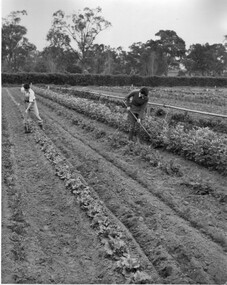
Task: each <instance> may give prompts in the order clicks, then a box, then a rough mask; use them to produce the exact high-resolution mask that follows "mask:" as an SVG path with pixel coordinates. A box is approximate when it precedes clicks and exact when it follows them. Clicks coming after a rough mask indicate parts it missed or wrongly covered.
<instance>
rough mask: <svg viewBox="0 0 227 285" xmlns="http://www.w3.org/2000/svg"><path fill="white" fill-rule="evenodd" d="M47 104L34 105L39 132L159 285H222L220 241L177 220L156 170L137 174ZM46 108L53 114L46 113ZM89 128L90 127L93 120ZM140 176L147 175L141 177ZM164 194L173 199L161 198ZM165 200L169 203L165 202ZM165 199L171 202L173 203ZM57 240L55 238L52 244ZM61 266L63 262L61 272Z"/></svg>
mask: <svg viewBox="0 0 227 285" xmlns="http://www.w3.org/2000/svg"><path fill="white" fill-rule="evenodd" d="M13 95H14V98H15V100H16V101H17V100H19V101H20V100H21V97H20V98H19V97H18V98H16V97H15V93H13ZM47 101H48V100H46V99H45V100H43V99H42V100H41V101H40V102H43V103H45V104H44V105H43V104H40V108H41V109H40V111H41V114H42V116H43V118H44V119H45V122H46V130H45V133H46V134H47V135H48V137H49V138H51V140H52V141H53V142H54V144H55V145H56V147H57V148H58V149H59V150H60V152H61V153H62V154H63V155H64V156H65V157H66V158H67V159H68V160H69V161H70V163H71V164H72V165H73V167H74V168H75V169H77V170H79V171H80V172H81V173H82V175H83V176H84V177H85V179H86V181H87V182H88V183H89V185H91V186H92V187H93V189H94V190H95V191H96V192H97V193H98V195H99V197H100V198H101V199H102V200H103V201H104V202H105V204H106V206H107V207H108V208H109V209H110V211H111V212H112V213H113V214H114V215H115V216H116V217H117V218H118V219H119V221H121V222H122V223H123V224H124V225H125V226H126V227H127V228H128V230H129V231H130V232H131V234H132V235H133V237H134V238H135V240H136V241H137V242H138V244H139V245H140V247H141V248H142V249H143V251H144V253H145V254H146V256H147V257H148V259H149V260H150V262H152V264H153V265H154V267H155V268H156V270H157V271H158V273H159V275H160V276H161V277H162V278H163V280H164V282H165V283H206V284H211V283H217V284H221V283H223V282H225V281H226V279H227V273H226V272H225V268H226V265H227V258H226V253H225V252H224V251H223V248H224V246H225V240H224V239H223V240H222V239H221V238H222V236H220V242H219V245H218V244H216V243H214V242H213V241H212V240H210V237H213V234H212V232H209V230H207V229H209V228H208V227H204V228H201V229H200V228H198V226H197V225H196V224H195V226H196V227H197V228H194V227H193V223H191V222H190V219H189V220H187V219H182V217H181V215H180V214H179V210H178V209H175V204H174V203H175V202H176V201H177V199H176V195H177V192H176V193H174V191H175V189H174V187H173V185H171V186H170V184H169V183H170V180H166V183H163V181H160V179H162V178H163V177H164V176H163V174H161V172H160V170H158V169H154V168H153V169H152V172H154V173H152V175H150V170H149V169H141V170H140V168H141V166H142V167H143V166H144V164H142V163H141V162H140V161H139V160H138V159H137V160H136V159H135V158H132V157H130V156H128V155H125V156H124V157H119V155H117V154H115V153H113V151H114V149H111V148H109V149H108V148H107V147H106V140H107V137H106V136H104V137H103V139H98V136H97V137H95V135H94V134H92V133H88V132H86V131H85V130H83V129H81V128H80V127H75V125H72V120H71V118H72V117H70V116H71V115H69V116H68V118H67V113H68V112H69V111H68V110H67V109H66V108H62V107H59V111H58V107H57V104H55V103H51V102H49V103H48V104H46V102H47ZM20 102H21V101H20ZM49 104H50V105H51V104H52V109H54V108H56V110H51V108H50V105H49ZM46 105H47V106H46ZM48 105H49V106H48ZM72 113H74V114H75V116H76V119H75V121H78V120H80V118H81V119H82V120H86V119H85V118H84V116H81V115H79V114H76V113H75V112H71V114H72ZM63 114H64V116H62V115H63ZM14 119H16V118H14ZM87 122H88V124H89V122H91V120H89V118H87ZM92 124H94V125H95V124H96V123H95V122H94V121H93V122H92ZM96 126H97V127H99V126H100V124H99V123H97V124H96ZM104 129H105V131H106V130H107V129H108V131H109V132H111V130H112V129H111V128H108V127H106V128H104ZM105 131H104V133H105ZM89 141H90V142H89ZM111 151H112V153H111ZM21 166H22V165H21ZM135 166H136V169H135V170H134V168H135ZM145 174H149V175H148V176H147V177H146V175H145ZM158 176H160V177H161V178H159V177H158ZM148 178H149V179H150V180H148ZM176 179H177V178H176ZM143 181H146V183H144V182H143ZM168 190H170V191H172V193H174V195H175V196H171V195H170V196H167V195H166V193H167V192H168ZM161 193H162V194H161ZM163 193H165V196H163ZM33 194H34V193H33ZM46 195H47V194H45V195H44V196H43V197H42V199H41V201H42V203H45V201H46V205H45V206H46V207H50V206H51V205H52V203H51V201H52V199H53V198H54V197H52V196H49V194H48V195H47V196H46ZM163 197H164V199H163ZM168 197H169V198H170V200H169V202H168V201H167V200H166V199H167V198H168ZM48 198H49V199H48ZM171 198H174V202H173V201H171ZM166 201H167V202H166ZM179 201H180V199H179ZM220 206H221V205H220ZM59 207H61V206H60V204H59ZM214 207H218V206H216V205H215V206H214ZM44 208H45V207H44ZM183 209H184V208H183ZM214 209H215V208H214ZM187 210H193V208H190V204H189V205H187V206H186V207H185V211H187ZM195 210H197V208H195ZM212 210H213V209H212ZM219 210H220V209H219ZM42 211H44V209H42ZM215 211H216V209H215ZM221 211H222V210H221ZM185 213H187V212H185ZM188 213H190V212H188ZM201 213H203V212H202V211H201ZM204 213H205V211H204ZM204 213H203V214H204ZM220 217H222V216H221V215H220ZM223 217H224V216H223ZM47 226H48V225H47ZM221 226H222V223H221V222H220V226H219V228H218V229H221ZM223 229H225V228H224V226H223ZM208 237H209V238H208ZM59 238H60V237H59V236H58V237H57V239H56V243H57V242H58V241H59ZM214 240H215V239H214ZM217 240H218V238H217V239H216V241H217ZM220 245H221V246H220ZM222 247H223V248H222ZM67 267H68V263H67V266H66V268H65V270H66V271H67Z"/></svg>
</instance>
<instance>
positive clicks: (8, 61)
mask: <svg viewBox="0 0 227 285" xmlns="http://www.w3.org/2000/svg"><path fill="white" fill-rule="evenodd" d="M21 15H27V12H26V11H25V10H23V11H14V12H11V13H10V14H9V16H8V17H7V18H5V19H3V25H2V67H3V71H11V72H17V71H19V70H23V65H24V63H25V62H26V60H27V58H28V57H29V54H30V53H31V52H33V51H35V50H36V46H35V45H33V44H32V43H30V42H29V41H28V39H27V38H26V37H25V35H26V33H27V29H26V28H25V27H24V26H21V25H19V23H20V21H21V18H20V16H21Z"/></svg>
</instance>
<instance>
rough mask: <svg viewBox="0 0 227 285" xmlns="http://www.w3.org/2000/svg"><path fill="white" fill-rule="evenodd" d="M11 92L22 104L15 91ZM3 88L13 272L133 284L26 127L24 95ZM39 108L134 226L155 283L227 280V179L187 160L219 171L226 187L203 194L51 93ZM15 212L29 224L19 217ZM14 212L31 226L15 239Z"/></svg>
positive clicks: (125, 223) (49, 128)
mask: <svg viewBox="0 0 227 285" xmlns="http://www.w3.org/2000/svg"><path fill="white" fill-rule="evenodd" d="M10 94H11V96H12V98H13V99H14V101H15V102H20V103H21V98H20V97H18V96H17V94H16V92H15V91H14V90H12V91H11V90H10ZM3 95H4V96H3V104H4V112H3V126H4V128H3V131H4V132H5V136H3V137H4V138H5V140H6V144H5V145H6V146H5V147H4V148H3V149H5V153H6V154H5V156H4V157H5V159H4V161H6V164H7V161H8V160H9V164H10V165H11V166H10V167H8V166H7V165H6V167H4V170H5V174H4V182H5V183H4V187H5V191H3V193H5V194H3V198H4V200H6V207H5V210H4V211H3V213H4V215H3V225H5V226H4V227H3V229H4V231H3V233H4V235H5V236H6V237H8V238H9V240H7V239H6V241H5V242H6V245H7V246H6V250H5V255H3V256H5V258H4V260H5V262H6V266H5V267H4V268H5V270H6V268H7V264H8V263H12V264H13V267H12V266H11V267H10V268H12V270H11V271H10V272H11V275H13V276H14V277H13V276H12V278H18V279H16V281H17V280H19V281H20V280H24V279H25V280H29V281H30V282H31V280H33V281H34V280H36V281H37V280H41V281H42V282H46V281H48V280H49V282H50V281H51V280H52V281H51V282H53V283H70V282H74V283H76V282H75V280H78V282H80V283H83V281H85V283H103V282H104V283H124V282H125V281H124V278H123V276H122V275H120V274H117V272H116V270H114V263H113V261H111V259H107V258H106V257H105V254H104V253H103V249H102V246H101V244H100V242H99V240H98V239H97V236H96V234H95V232H94V231H93V229H92V228H91V226H90V223H89V220H88V219H87V217H86V216H85V214H84V213H83V212H82V211H81V210H80V209H78V207H76V206H75V201H74V197H73V196H72V195H71V194H70V193H68V194H67V193H66V192H65V190H64V184H63V183H62V182H61V181H59V179H58V178H57V177H56V176H55V175H54V170H53V169H52V168H51V167H50V165H49V162H47V161H46V159H45V157H44V156H43V153H42V152H41V150H40V148H39V147H38V145H36V144H35V142H34V138H33V136H32V135H28V136H25V135H24V134H23V131H22V126H21V124H20V120H21V118H20V112H19V110H17V109H18V108H17V106H16V104H15V102H13V100H12V98H10V100H9V94H7V92H6V91H5V92H3ZM39 106H40V110H41V113H42V117H43V118H44V121H45V126H46V129H45V135H46V136H47V137H48V138H50V139H51V140H52V142H53V143H54V146H55V147H56V148H57V149H58V151H59V152H60V153H61V154H62V155H64V157H65V158H66V159H67V160H68V161H69V162H70V164H71V165H72V166H73V168H74V169H76V170H77V171H79V172H80V173H81V174H82V175H83V177H84V178H85V180H86V181H87V183H88V184H89V185H90V186H91V187H92V188H93V189H94V190H95V191H96V193H97V194H98V195H99V197H100V199H101V200H102V201H103V202H104V203H105V205H106V206H107V208H108V209H109V210H110V212H111V213H112V214H113V216H114V218H115V219H116V221H117V222H118V223H119V225H120V226H121V227H123V228H124V230H125V235H126V236H127V242H128V244H129V246H130V248H131V250H132V251H133V252H134V253H135V254H137V256H139V257H140V259H141V260H143V261H144V264H146V266H147V267H146V268H149V270H150V273H151V276H153V278H154V279H153V280H155V282H159V283H172V284H176V283H178V284H179V283H182V284H190V283H191V284H194V283H204V284H214V283H215V284H223V283H224V282H226V280H227V273H226V266H227V256H226V245H227V242H226V207H225V206H226V204H225V203H223V202H225V196H224V190H223V189H224V185H226V184H225V183H226V178H223V177H221V176H219V175H217V174H216V173H214V172H209V171H207V170H205V169H203V168H200V167H197V166H195V165H194V164H193V163H189V162H185V161H184V160H182V159H179V158H177V159H178V162H179V163H181V164H182V168H183V170H184V171H183V172H184V173H185V171H187V174H188V176H190V175H193V173H196V172H197V173H198V172H199V173H200V174H201V176H203V177H207V175H209V178H210V181H211V183H210V185H212V183H213V184H214V185H213V187H214V188H215V189H218V190H217V193H218V195H217V194H216V192H215V193H214V192H213V189H212V188H211V190H210V191H208V190H209V189H210V188H209V189H208V190H207V191H208V194H207V193H206V194H201V193H202V190H206V189H207V188H202V187H200V188H199V189H197V191H198V192H199V191H200V192H199V193H195V189H191V188H190V187H188V186H187V184H186V178H185V175H184V176H183V177H177V176H170V175H168V174H167V173H166V172H165V171H163V169H160V168H154V167H151V166H150V165H149V164H148V163H145V162H143V161H142V160H141V159H139V158H138V157H137V158H136V157H135V156H132V155H131V154H130V153H129V152H127V151H126V149H125V148H113V145H111V139H108V138H109V135H111V134H113V132H114V131H115V130H113V129H111V128H109V127H107V126H105V125H102V124H100V123H97V122H95V121H92V122H91V120H89V119H88V118H86V117H84V116H82V115H79V114H76V113H75V112H72V111H70V110H67V109H66V108H64V107H60V106H59V105H57V104H55V103H53V102H50V101H49V100H46V99H45V100H44V99H43V98H39ZM75 124H76V125H75ZM91 126H93V127H94V128H95V130H93V128H91ZM92 130H93V131H92ZM7 136H8V137H7ZM10 143H12V145H11V144H10ZM7 151H8V153H10V156H9V154H7ZM162 159H163V160H166V159H169V156H167V155H164V156H163V157H162ZM7 167H8V168H7ZM28 173H29V175H28ZM10 183H11V184H12V185H10ZM34 185H35V186H34ZM201 185H202V184H201ZM9 186H10V187H11V189H10V190H8V188H9ZM16 189H17V190H16ZM53 189H54V191H53ZM10 191H12V192H13V194H12V195H10V194H9V193H10ZM193 191H194V192H193ZM209 192H210V193H209ZM6 193H7V194H6ZM18 194H20V195H18ZM15 197H16V199H15ZM7 201H8V206H7ZM15 211H16V212H18V213H19V214H18V215H17V216H16V217H19V220H21V222H20V221H17V220H15V218H13V220H12V217H14V216H15ZM53 213H54V214H53ZM75 217H76V221H75ZM11 220H12V221H13V225H16V226H17V227H18V225H20V227H19V229H20V230H21V228H22V229H23V231H22V233H21V232H20V231H19V233H17V232H16V237H18V236H19V237H20V239H19V241H14V240H13V241H11V235H12V234H14V235H15V227H12V225H11V223H12V222H11ZM8 224H9V225H8ZM25 240H26V242H25ZM66 240H67V244H65V242H66ZM75 240H76V242H75ZM17 244H19V247H17V248H21V250H20V252H19V253H17V257H15V254H14V255H12V249H11V246H15V245H17ZM84 248H86V250H85V249H84ZM17 252H18V251H17ZM18 256H19V257H20V256H23V259H22V260H20V259H18ZM88 257H89V258H90V259H89V258H88ZM40 259H41V260H44V261H42V263H41V264H40V263H39V262H37V260H40ZM50 260H51V261H50ZM28 264H29V267H28ZM63 264H64V266H63ZM27 268H31V269H30V271H29V269H27ZM5 272H7V270H6V271H5ZM15 272H18V273H17V274H15ZM21 272H22V273H23V274H22V276H20V274H21ZM100 272H102V273H103V275H102V277H100ZM104 272H105V274H104ZM5 276H10V274H8V273H6V274H5ZM15 276H16V277H15ZM5 278H7V277H5ZM23 278H24V279H23ZM39 278H41V279H39ZM51 278H52V279H51ZM49 282H46V283H49ZM153 283H154V281H153Z"/></svg>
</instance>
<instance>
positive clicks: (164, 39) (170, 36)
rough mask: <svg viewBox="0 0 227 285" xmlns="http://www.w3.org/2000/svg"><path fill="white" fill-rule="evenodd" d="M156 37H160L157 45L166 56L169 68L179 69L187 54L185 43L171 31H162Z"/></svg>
mask: <svg viewBox="0 0 227 285" xmlns="http://www.w3.org/2000/svg"><path fill="white" fill-rule="evenodd" d="M155 35H156V36H159V37H160V39H159V40H157V41H156V43H157V45H158V46H159V49H161V50H162V53H163V54H164V55H165V57H166V60H167V65H168V67H169V68H176V67H179V64H180V62H181V60H182V58H183V57H184V55H185V52H186V48H185V41H184V40H183V39H182V38H180V37H179V36H178V35H177V33H176V32H175V31H171V30H160V31H159V32H158V33H156V34H155Z"/></svg>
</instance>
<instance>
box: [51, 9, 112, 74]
mask: <svg viewBox="0 0 227 285" xmlns="http://www.w3.org/2000/svg"><path fill="white" fill-rule="evenodd" d="M101 11H102V10H101V8H99V7H98V8H96V9H90V8H84V10H83V13H81V12H80V13H79V14H72V15H69V16H66V15H65V13H64V12H63V11H62V10H58V11H57V12H55V13H54V14H53V16H54V20H53V24H52V27H51V29H50V31H49V32H48V34H47V40H48V41H50V42H51V44H52V45H54V46H56V45H61V46H62V47H64V48H65V49H70V50H71V51H73V52H75V53H76V54H78V58H79V63H80V65H81V67H82V69H83V70H85V69H86V66H87V63H88V62H87V58H88V54H89V50H90V49H91V47H92V45H93V43H94V40H95V39H96V37H97V35H98V34H99V33H100V32H101V31H103V30H105V29H107V28H108V27H109V26H110V25H111V24H110V22H108V21H106V20H105V19H104V18H103V17H102V16H101V15H100V13H101Z"/></svg>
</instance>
